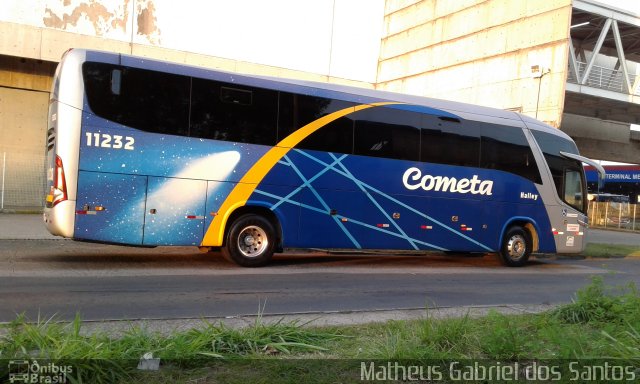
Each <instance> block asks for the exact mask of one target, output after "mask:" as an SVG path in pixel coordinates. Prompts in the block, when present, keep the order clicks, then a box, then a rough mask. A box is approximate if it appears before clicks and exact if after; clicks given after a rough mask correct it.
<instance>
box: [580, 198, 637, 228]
mask: <svg viewBox="0 0 640 384" xmlns="http://www.w3.org/2000/svg"><path fill="white" fill-rule="evenodd" d="M587 199H588V201H589V210H588V212H589V213H590V220H591V225H599V226H604V227H607V226H609V227H618V228H626V227H629V226H630V223H631V206H630V204H629V196H625V195H618V194H613V193H589V194H587Z"/></svg>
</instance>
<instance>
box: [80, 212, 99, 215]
mask: <svg viewBox="0 0 640 384" xmlns="http://www.w3.org/2000/svg"><path fill="white" fill-rule="evenodd" d="M76 213H77V214H78V215H95V214H97V213H98V212H96V211H76Z"/></svg>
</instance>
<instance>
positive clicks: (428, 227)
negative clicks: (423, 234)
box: [420, 225, 433, 229]
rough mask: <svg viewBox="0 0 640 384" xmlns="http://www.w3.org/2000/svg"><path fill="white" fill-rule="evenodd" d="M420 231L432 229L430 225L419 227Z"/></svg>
mask: <svg viewBox="0 0 640 384" xmlns="http://www.w3.org/2000/svg"><path fill="white" fill-rule="evenodd" d="M420 229H433V226H432V225H421V226H420Z"/></svg>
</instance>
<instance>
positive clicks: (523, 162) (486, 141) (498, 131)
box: [478, 123, 542, 184]
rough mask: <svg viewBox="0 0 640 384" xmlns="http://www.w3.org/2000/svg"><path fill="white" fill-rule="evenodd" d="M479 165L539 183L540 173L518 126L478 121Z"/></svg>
mask: <svg viewBox="0 0 640 384" xmlns="http://www.w3.org/2000/svg"><path fill="white" fill-rule="evenodd" d="M478 124H479V125H480V131H481V133H482V138H481V142H480V153H481V156H480V167H481V168H488V169H498V170H501V171H505V172H510V173H514V174H516V175H520V176H522V177H524V178H527V179H529V180H531V181H533V182H535V183H538V184H540V183H541V182H542V181H541V179H540V173H539V172H538V166H537V164H536V161H535V159H534V157H533V152H532V151H531V147H529V143H528V142H527V139H526V137H525V135H524V132H523V131H522V129H520V128H516V127H508V126H503V125H493V124H486V123H478Z"/></svg>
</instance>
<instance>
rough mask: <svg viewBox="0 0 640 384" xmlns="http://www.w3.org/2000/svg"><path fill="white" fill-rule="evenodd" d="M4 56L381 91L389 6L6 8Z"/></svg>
mask: <svg viewBox="0 0 640 384" xmlns="http://www.w3.org/2000/svg"><path fill="white" fill-rule="evenodd" d="M3 3H6V4H3V5H2V6H1V7H0V54H7V55H15V56H24V57H29V58H34V59H43V60H52V61H57V60H59V58H60V56H61V54H62V53H63V52H64V51H66V50H67V49H68V48H71V47H81V48H93V49H101V50H108V51H115V52H123V53H130V54H139V55H143V56H150V57H156V58H160V59H168V60H172V61H183V59H184V56H185V55H190V54H194V55H201V56H205V57H206V56H209V57H218V58H224V59H226V60H235V61H241V62H246V63H255V64H258V65H266V66H270V67H280V68H283V69H289V70H294V71H304V72H309V73H312V74H319V75H323V76H327V77H338V78H345V79H352V80H356V81H361V82H366V83H369V84H372V83H373V82H374V81H375V77H376V71H377V58H378V52H379V49H380V39H379V37H380V33H381V31H382V23H383V9H384V8H383V6H384V0H314V1H300V0H269V1H264V0H234V1H199V0H180V1H176V0H4V1H3Z"/></svg>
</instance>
